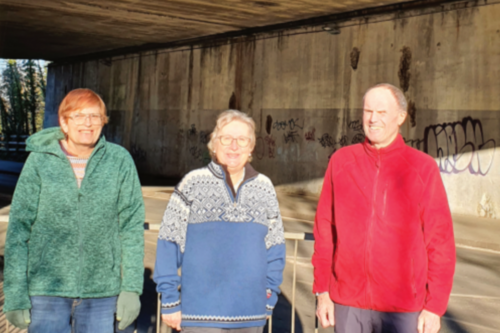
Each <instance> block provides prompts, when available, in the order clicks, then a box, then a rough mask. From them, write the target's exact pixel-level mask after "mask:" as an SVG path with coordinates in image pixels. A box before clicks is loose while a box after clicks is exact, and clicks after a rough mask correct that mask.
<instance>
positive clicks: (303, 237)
mask: <svg viewBox="0 0 500 333" xmlns="http://www.w3.org/2000/svg"><path fill="white" fill-rule="evenodd" d="M285 239H286V240H292V241H293V242H294V247H293V268H292V272H293V273H292V302H291V303H292V316H291V317H292V318H291V323H290V325H291V326H290V327H291V333H295V294H296V293H295V290H296V287H297V252H298V248H299V241H314V235H313V234H312V233H305V232H285ZM157 302H158V304H157V313H156V333H160V331H161V327H162V320H161V295H160V294H158V297H157ZM267 327H268V333H272V331H273V317H272V316H271V317H269V319H268V325H267ZM168 331H171V329H170V328H169V329H168ZM314 331H315V333H317V332H318V318H317V317H315V329H314Z"/></svg>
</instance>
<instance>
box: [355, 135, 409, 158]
mask: <svg viewBox="0 0 500 333" xmlns="http://www.w3.org/2000/svg"><path fill="white" fill-rule="evenodd" d="M405 146H406V143H405V141H404V139H403V137H402V136H401V134H398V136H397V137H396V139H395V140H394V141H393V142H392V143H391V144H390V145H388V146H387V147H384V148H380V149H377V148H375V147H373V146H372V144H371V143H370V140H368V138H365V142H364V143H363V147H364V148H365V151H366V153H367V154H368V155H370V156H374V157H375V156H386V155H389V154H392V153H394V152H397V151H398V150H400V149H401V148H404V147H405Z"/></svg>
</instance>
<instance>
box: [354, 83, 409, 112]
mask: <svg viewBox="0 0 500 333" xmlns="http://www.w3.org/2000/svg"><path fill="white" fill-rule="evenodd" d="M376 88H384V89H387V90H389V91H390V92H391V94H392V96H394V99H395V100H396V103H397V104H398V107H399V109H400V110H401V111H403V112H405V113H406V112H408V102H407V101H406V97H405V94H404V93H403V92H402V91H401V89H399V88H398V87H396V86H393V85H392V84H390V83H379V84H377V85H374V86H373V87H371V88H368V90H367V91H366V92H365V95H364V96H363V105H364V104H365V97H366V95H367V94H368V93H369V92H370V91H372V90H373V89H376Z"/></svg>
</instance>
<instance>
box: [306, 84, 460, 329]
mask: <svg viewBox="0 0 500 333" xmlns="http://www.w3.org/2000/svg"><path fill="white" fill-rule="evenodd" d="M406 108H407V103H406V99H405V97H404V94H403V93H402V92H401V90H399V89H398V88H396V87H394V86H392V85H390V84H380V85H376V86H374V87H372V88H370V89H369V90H368V91H367V92H366V94H365V97H364V100H363V129H364V132H365V135H366V139H365V142H364V143H362V144H356V145H352V146H349V147H345V148H342V149H340V150H339V151H337V152H336V153H335V154H334V155H333V156H332V158H331V159H330V163H329V165H328V169H327V171H326V174H325V180H324V183H323V190H322V192H321V197H320V200H319V204H318V210H317V213H316V221H315V225H314V237H315V239H316V243H315V246H314V255H313V259H312V263H313V265H314V286H313V292H314V293H316V295H317V297H318V308H317V313H316V314H317V316H318V317H319V319H320V322H321V324H322V326H323V327H328V326H333V325H335V326H336V332H337V333H372V332H375V333H416V332H418V333H436V332H438V331H439V329H440V317H441V316H442V315H443V314H444V313H445V311H446V307H447V303H448V299H449V296H450V292H451V286H452V282H453V273H454V270H455V243H454V238H453V224H452V220H451V214H450V209H449V206H448V200H447V198H446V192H445V189H444V186H443V182H442V180H441V176H440V173H439V169H438V166H437V164H436V162H435V161H434V160H433V158H432V157H430V156H429V155H426V154H424V153H422V152H420V151H418V150H415V149H413V148H411V147H409V146H407V145H406V144H405V142H404V140H403V138H402V137H401V135H400V134H399V127H400V126H401V125H402V124H403V122H404V121H405V118H406V115H407V112H406ZM334 304H335V306H334Z"/></svg>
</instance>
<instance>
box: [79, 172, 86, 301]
mask: <svg viewBox="0 0 500 333" xmlns="http://www.w3.org/2000/svg"><path fill="white" fill-rule="evenodd" d="M87 163H88V162H87ZM80 197H81V194H80V190H78V242H79V254H80V255H79V260H78V261H79V263H80V265H79V269H78V271H79V272H80V273H79V274H78V295H79V296H80V297H81V296H82V294H81V292H82V290H81V289H82V284H81V282H82V269H83V241H82V218H81V216H82V215H81V214H82V213H81V212H82V210H81V205H80Z"/></svg>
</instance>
